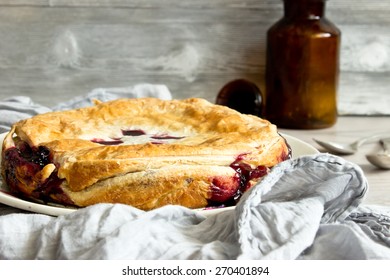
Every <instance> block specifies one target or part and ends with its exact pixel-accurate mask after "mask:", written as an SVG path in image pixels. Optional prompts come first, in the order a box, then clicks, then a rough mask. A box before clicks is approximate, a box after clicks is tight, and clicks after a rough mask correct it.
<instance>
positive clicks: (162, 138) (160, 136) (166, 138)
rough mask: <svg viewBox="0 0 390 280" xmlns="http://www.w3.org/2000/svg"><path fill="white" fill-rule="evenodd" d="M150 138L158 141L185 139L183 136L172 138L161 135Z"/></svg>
mask: <svg viewBox="0 0 390 280" xmlns="http://www.w3.org/2000/svg"><path fill="white" fill-rule="evenodd" d="M150 138H152V139H156V140H174V139H183V138H184V137H182V136H170V135H168V134H160V135H153V136H150Z"/></svg>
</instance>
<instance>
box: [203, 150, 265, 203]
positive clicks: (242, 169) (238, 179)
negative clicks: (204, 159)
mask: <svg viewBox="0 0 390 280" xmlns="http://www.w3.org/2000/svg"><path fill="white" fill-rule="evenodd" d="M242 158H243V155H241V156H238V157H237V159H236V160H235V161H234V162H233V163H232V164H231V165H230V167H231V168H233V169H234V170H235V171H236V174H235V175H234V177H232V178H226V177H224V178H222V177H216V178H214V179H213V180H212V183H211V192H212V195H211V198H210V200H209V206H215V205H220V204H221V203H223V204H224V205H226V206H231V205H236V204H237V202H238V200H239V199H240V197H241V196H242V194H243V193H244V192H245V191H247V190H248V189H249V188H250V187H251V184H250V181H251V180H254V179H258V178H261V177H264V176H265V175H267V173H268V168H267V167H266V166H258V167H256V168H252V167H251V166H250V165H249V164H246V163H243V162H241V160H242Z"/></svg>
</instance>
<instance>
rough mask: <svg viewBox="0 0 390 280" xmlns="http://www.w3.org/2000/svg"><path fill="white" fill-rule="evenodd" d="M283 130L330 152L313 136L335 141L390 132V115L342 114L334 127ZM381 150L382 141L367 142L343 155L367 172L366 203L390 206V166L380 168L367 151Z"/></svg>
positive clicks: (321, 149)
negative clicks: (371, 162) (367, 155)
mask: <svg viewBox="0 0 390 280" xmlns="http://www.w3.org/2000/svg"><path fill="white" fill-rule="evenodd" d="M279 130H280V132H282V133H285V134H288V135H291V136H294V137H296V138H299V139H300V140H302V141H304V142H306V143H308V144H310V145H312V146H313V147H315V148H317V149H318V150H319V151H320V152H326V151H325V150H324V149H323V148H321V147H320V146H319V145H318V144H317V143H316V142H314V141H313V138H316V139H320V140H325V141H326V140H328V141H334V142H343V143H350V142H353V141H355V140H357V139H359V138H361V137H365V136H369V135H373V134H376V133H383V132H388V136H390V117H388V116H387V117H372V116H369V117H366V116H356V117H355V116H342V117H339V119H338V121H337V123H336V124H335V125H334V126H333V127H330V128H326V129H319V130H293V129H279ZM380 150H381V146H380V144H379V142H374V143H366V144H364V145H363V146H361V148H360V149H359V151H358V153H356V154H354V155H347V156H341V155H340V156H341V157H343V158H344V159H346V160H348V161H350V162H353V163H356V164H358V165H359V166H360V167H361V168H362V169H363V172H364V173H365V175H366V177H367V180H368V183H369V191H368V193H367V195H366V198H365V201H364V204H370V205H373V204H375V205H384V206H390V170H380V169H378V168H376V167H374V166H373V165H371V164H370V163H369V162H368V161H367V159H366V157H365V155H366V154H367V153H373V152H374V153H375V152H378V151H380Z"/></svg>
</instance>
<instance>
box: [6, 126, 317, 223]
mask: <svg viewBox="0 0 390 280" xmlns="http://www.w3.org/2000/svg"><path fill="white" fill-rule="evenodd" d="M4 136H5V133H3V134H0V154H1V143H3V139H4ZM283 137H285V138H286V140H287V142H288V143H289V145H290V147H291V150H292V153H293V158H296V157H299V156H303V155H312V154H316V153H318V150H316V149H315V148H314V147H313V146H311V145H309V144H307V143H305V142H303V141H301V140H299V139H297V138H295V137H292V136H289V135H286V134H283ZM0 203H3V204H6V205H8V206H11V207H15V208H18V209H22V210H26V211H30V212H35V213H41V214H47V215H52V216H59V215H64V214H69V213H72V212H74V211H76V210H77V209H76V208H71V207H64V206H62V205H57V204H40V203H35V202H31V201H27V200H24V199H21V198H18V197H15V196H13V195H12V194H10V193H9V190H8V187H7V186H6V185H5V184H2V182H1V181H0ZM229 209H234V206H232V207H225V208H217V209H207V210H204V209H199V210H198V211H201V212H202V214H204V215H206V216H210V215H214V214H216V213H218V212H221V211H226V210H229Z"/></svg>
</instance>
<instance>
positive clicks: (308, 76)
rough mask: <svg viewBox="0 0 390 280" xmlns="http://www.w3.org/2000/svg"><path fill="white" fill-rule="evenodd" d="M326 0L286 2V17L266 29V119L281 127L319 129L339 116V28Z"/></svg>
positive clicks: (289, 0) (290, 0)
mask: <svg viewBox="0 0 390 280" xmlns="http://www.w3.org/2000/svg"><path fill="white" fill-rule="evenodd" d="M325 2H326V0H284V17H283V18H282V19H281V20H279V21H278V22H277V23H276V24H274V25H273V26H271V28H270V29H269V30H268V33H267V60H266V95H265V102H264V104H263V106H264V107H263V117H265V118H267V119H268V120H270V121H271V122H273V123H275V124H277V125H278V126H280V127H285V128H298V129H314V128H325V127H329V126H332V125H333V124H334V123H335V122H336V120H337V101H336V95H337V87H338V76H339V48H340V36H341V33H340V31H339V29H338V28H337V27H336V26H335V25H334V24H332V23H331V22H330V21H329V20H328V19H326V18H325Z"/></svg>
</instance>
